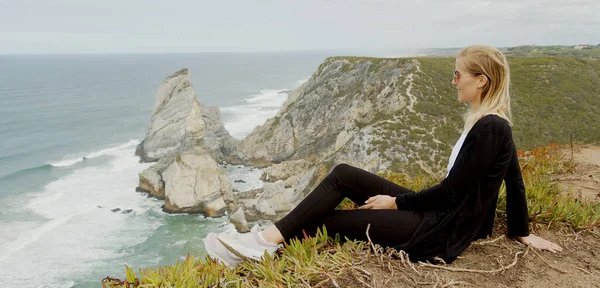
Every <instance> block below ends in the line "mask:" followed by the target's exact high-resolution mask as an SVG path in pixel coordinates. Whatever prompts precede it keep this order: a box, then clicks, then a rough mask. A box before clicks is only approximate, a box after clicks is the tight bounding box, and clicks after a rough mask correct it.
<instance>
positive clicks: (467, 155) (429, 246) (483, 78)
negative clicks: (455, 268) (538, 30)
mask: <svg viewBox="0 0 600 288" xmlns="http://www.w3.org/2000/svg"><path fill="white" fill-rule="evenodd" d="M509 83H510V75H509V67H508V63H507V61H506V58H505V57H504V55H503V54H502V53H501V52H500V51H498V50H497V49H495V48H493V47H489V46H480V45H476V46H470V47H467V48H464V49H462V50H460V51H459V52H458V53H457V57H456V67H455V70H454V79H453V80H452V85H454V86H455V87H456V88H457V89H458V101H460V102H463V103H465V102H468V103H470V109H469V111H468V113H467V114H466V115H465V125H464V132H463V133H462V135H461V137H460V138H459V139H458V142H457V143H456V145H455V146H454V149H453V150H452V154H451V156H450V161H449V163H448V174H447V175H446V178H445V179H444V180H442V182H441V183H440V184H437V185H435V186H433V187H430V188H428V189H425V190H423V191H421V192H419V193H415V192H414V191H411V190H409V189H406V188H404V187H402V186H399V185H397V184H395V183H393V182H390V181H388V180H386V179H384V178H381V177H379V176H377V175H374V174H372V173H370V172H368V171H364V170H362V169H359V168H356V167H352V166H349V165H346V164H341V165H338V166H336V167H335V168H334V169H333V171H332V172H331V173H330V174H329V175H328V176H327V177H326V178H325V179H324V180H323V181H322V182H321V183H320V184H319V185H318V186H317V187H316V188H315V189H314V190H313V191H312V192H311V193H310V194H309V195H308V196H307V197H306V198H305V199H304V200H303V201H302V202H300V204H299V205H298V206H297V207H296V208H295V209H293V210H292V211H291V212H290V213H289V214H288V215H286V216H285V217H284V218H283V219H281V220H280V221H278V222H276V223H275V224H274V225H272V226H270V227H268V228H267V229H265V230H264V231H261V230H260V228H258V226H255V228H253V229H252V231H251V233H247V234H242V235H237V236H233V235H228V234H225V233H221V234H219V235H216V234H214V233H211V234H209V235H208V236H207V238H206V239H205V246H206V248H207V251H208V253H209V255H210V256H211V257H213V258H218V259H220V260H221V261H223V262H224V263H226V264H228V265H235V264H237V263H239V262H240V261H241V259H240V257H242V258H251V259H260V258H261V256H262V255H264V252H265V251H267V252H268V253H273V252H274V251H275V250H277V248H278V247H280V243H282V242H284V241H287V240H289V239H291V238H294V237H302V234H303V233H302V231H305V232H306V233H307V234H308V235H314V234H315V232H316V229H317V228H318V227H321V226H322V225H325V226H326V228H327V231H328V233H330V234H331V235H335V233H339V234H340V235H341V236H342V239H343V237H348V238H349V239H359V240H367V239H366V233H365V232H366V229H367V225H368V224H371V226H370V230H369V235H370V237H371V239H372V241H373V242H374V243H377V244H380V245H382V246H389V247H393V248H395V249H397V250H400V249H402V250H405V251H406V252H407V253H409V255H410V258H411V260H413V261H416V260H430V259H432V258H433V257H435V256H438V257H441V258H442V259H444V260H445V261H446V262H452V261H453V260H454V259H455V258H456V257H457V256H458V255H459V254H460V253H461V252H462V251H463V250H464V249H465V248H467V247H468V246H469V244H470V243H471V242H472V241H474V240H476V239H478V238H483V237H486V236H489V235H490V234H491V232H492V225H493V222H494V217H495V212H496V203H497V200H498V191H499V189H500V186H501V184H502V181H505V183H506V201H507V204H506V206H507V207H506V209H507V211H506V212H507V222H508V223H507V226H508V236H511V237H514V238H515V239H517V240H518V241H520V242H522V243H524V244H530V245H531V246H532V247H533V248H537V249H540V250H549V251H552V252H557V251H562V248H561V247H559V246H558V245H556V244H554V243H552V242H550V241H547V240H545V239H543V238H540V237H538V236H536V235H534V234H530V233H529V225H528V213H527V201H526V199H525V187H524V184H523V179H522V176H521V170H520V168H519V162H518V158H517V153H516V148H515V145H514V142H513V138H512V131H511V127H510V125H511V121H510V119H511V112H510V95H509ZM345 197H348V198H350V199H351V200H352V201H353V202H354V203H356V204H357V205H360V207H358V210H346V211H340V210H335V207H337V205H338V204H339V203H340V202H341V201H342V200H343V199H344V198H345ZM223 244H224V245H225V246H223ZM225 247H228V248H225ZM230 251H233V252H234V253H231V252H230Z"/></svg>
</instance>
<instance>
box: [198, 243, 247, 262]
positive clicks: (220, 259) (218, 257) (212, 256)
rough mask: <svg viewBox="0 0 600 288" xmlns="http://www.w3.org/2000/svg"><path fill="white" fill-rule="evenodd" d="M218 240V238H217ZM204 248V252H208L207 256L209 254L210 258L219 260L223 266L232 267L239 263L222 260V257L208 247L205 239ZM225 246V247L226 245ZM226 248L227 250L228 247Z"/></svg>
mask: <svg viewBox="0 0 600 288" xmlns="http://www.w3.org/2000/svg"><path fill="white" fill-rule="evenodd" d="M218 239H219V238H217V240H218ZM219 241H220V240H219ZM204 248H205V249H206V253H207V254H208V256H210V258H212V259H217V260H219V262H221V263H223V264H225V266H229V267H234V266H236V265H237V264H240V263H241V261H240V262H234V263H230V262H229V261H225V260H223V258H222V257H220V256H219V255H218V254H217V253H215V252H214V251H213V250H212V249H210V245H207V243H206V241H205V242H204ZM226 248H227V247H226ZM227 250H229V248H227Z"/></svg>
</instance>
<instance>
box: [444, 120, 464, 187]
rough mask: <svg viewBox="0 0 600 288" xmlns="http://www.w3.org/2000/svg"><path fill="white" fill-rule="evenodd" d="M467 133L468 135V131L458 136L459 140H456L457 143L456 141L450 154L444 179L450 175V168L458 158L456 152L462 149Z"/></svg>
mask: <svg viewBox="0 0 600 288" xmlns="http://www.w3.org/2000/svg"><path fill="white" fill-rule="evenodd" d="M468 133H469V131H468V130H464V131H463V133H462V134H461V135H460V138H458V141H456V144H455V145H454V148H452V154H450V161H448V173H446V177H448V174H450V169H452V166H454V161H456V156H458V152H459V151H460V148H461V147H462V145H463V142H465V138H467V134H468Z"/></svg>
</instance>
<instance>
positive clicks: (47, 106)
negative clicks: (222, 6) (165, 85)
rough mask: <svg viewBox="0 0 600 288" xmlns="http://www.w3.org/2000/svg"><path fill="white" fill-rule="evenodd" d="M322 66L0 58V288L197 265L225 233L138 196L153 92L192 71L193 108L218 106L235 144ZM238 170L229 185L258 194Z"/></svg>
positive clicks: (217, 56)
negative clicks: (188, 261) (211, 235)
mask: <svg viewBox="0 0 600 288" xmlns="http://www.w3.org/2000/svg"><path fill="white" fill-rule="evenodd" d="M327 56H332V54H330V53H317V52H315V53H235V54H221V53H204V54H165V55H53V56H50V55H48V56H41V55H40V56H35V55H21V56H16V55H15V56H10V55H5V56H0V115H1V117H0V137H1V138H2V141H0V145H1V146H0V207H1V209H0V283H2V287H100V286H101V285H100V281H101V280H102V279H103V278H104V277H106V276H111V277H118V278H121V279H123V278H124V277H125V265H128V266H129V267H132V268H134V270H136V271H137V269H138V268H152V267H154V266H156V265H172V264H175V262H176V261H177V260H182V259H184V258H185V256H186V254H191V255H194V256H196V257H201V258H203V257H204V256H205V255H206V253H205V251H204V246H203V243H202V239H203V238H204V237H205V235H206V234H207V233H208V232H210V231H215V232H218V231H226V230H230V231H231V230H233V229H234V228H233V225H231V224H227V221H226V219H225V218H224V217H221V218H212V219H211V218H205V217H204V216H202V215H200V214H194V215H188V214H181V215H179V214H177V215H170V214H166V213H164V212H162V211H161V209H160V207H161V205H162V204H163V201H160V200H156V199H153V198H148V197H146V195H144V194H142V193H138V192H136V191H135V187H136V186H137V184H138V176H137V173H139V172H141V171H143V170H144V169H145V168H146V167H148V166H150V165H151V164H149V163H139V159H138V157H136V156H134V155H133V154H134V151H135V148H136V145H137V144H138V143H139V142H140V141H141V140H142V139H143V137H144V135H145V133H146V125H147V123H148V121H149V119H150V117H151V114H152V108H153V106H154V101H155V98H156V90H157V88H158V86H159V84H160V83H161V82H162V81H163V80H164V79H165V78H166V77H167V76H168V75H170V74H171V73H173V72H175V71H177V70H179V69H182V68H189V69H190V72H191V77H192V83H193V85H194V89H195V91H196V95H197V98H198V100H199V101H200V102H201V103H203V104H206V105H213V106H218V107H220V109H221V113H222V117H223V120H224V123H225V127H226V128H227V129H228V131H229V132H230V134H231V135H232V136H233V137H235V138H237V139H240V140H241V139H243V138H244V137H245V136H246V135H247V134H248V133H249V132H250V131H251V130H252V129H253V128H254V127H255V126H257V125H261V124H263V123H264V121H265V120H266V119H267V118H269V117H272V116H274V115H275V114H276V112H277V111H278V110H279V108H280V107H281V105H282V103H283V101H285V99H286V98H287V94H288V92H289V90H290V89H294V88H296V87H298V86H299V85H300V84H301V83H303V82H304V81H306V80H307V79H308V78H310V76H311V74H312V73H313V72H314V71H316V69H317V67H318V65H319V64H320V63H322V61H323V60H324V59H325V58H326V57H327ZM235 168H238V170H232V169H235ZM245 168H246V167H234V168H232V169H230V170H228V172H229V173H230V178H231V179H237V178H243V177H247V178H248V177H249V178H254V182H252V181H251V180H252V179H249V181H248V182H249V183H254V184H253V185H255V184H257V183H258V182H257V181H259V180H258V177H259V176H260V171H257V170H254V171H253V172H249V173H244V171H248V170H244V169H245ZM234 188H236V187H234ZM238 189H243V187H242V188H240V187H238ZM115 208H119V209H121V211H118V212H112V211H111V210H112V209H115ZM129 209H131V212H130V213H123V210H129Z"/></svg>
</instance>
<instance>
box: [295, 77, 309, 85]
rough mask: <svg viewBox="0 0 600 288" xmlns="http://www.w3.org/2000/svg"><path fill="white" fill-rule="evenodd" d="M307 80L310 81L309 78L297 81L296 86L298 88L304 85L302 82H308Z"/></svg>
mask: <svg viewBox="0 0 600 288" xmlns="http://www.w3.org/2000/svg"><path fill="white" fill-rule="evenodd" d="M308 79H310V78H306V79H302V80H298V82H296V85H298V86H300V85H302V84H304V82H306V81H308Z"/></svg>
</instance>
